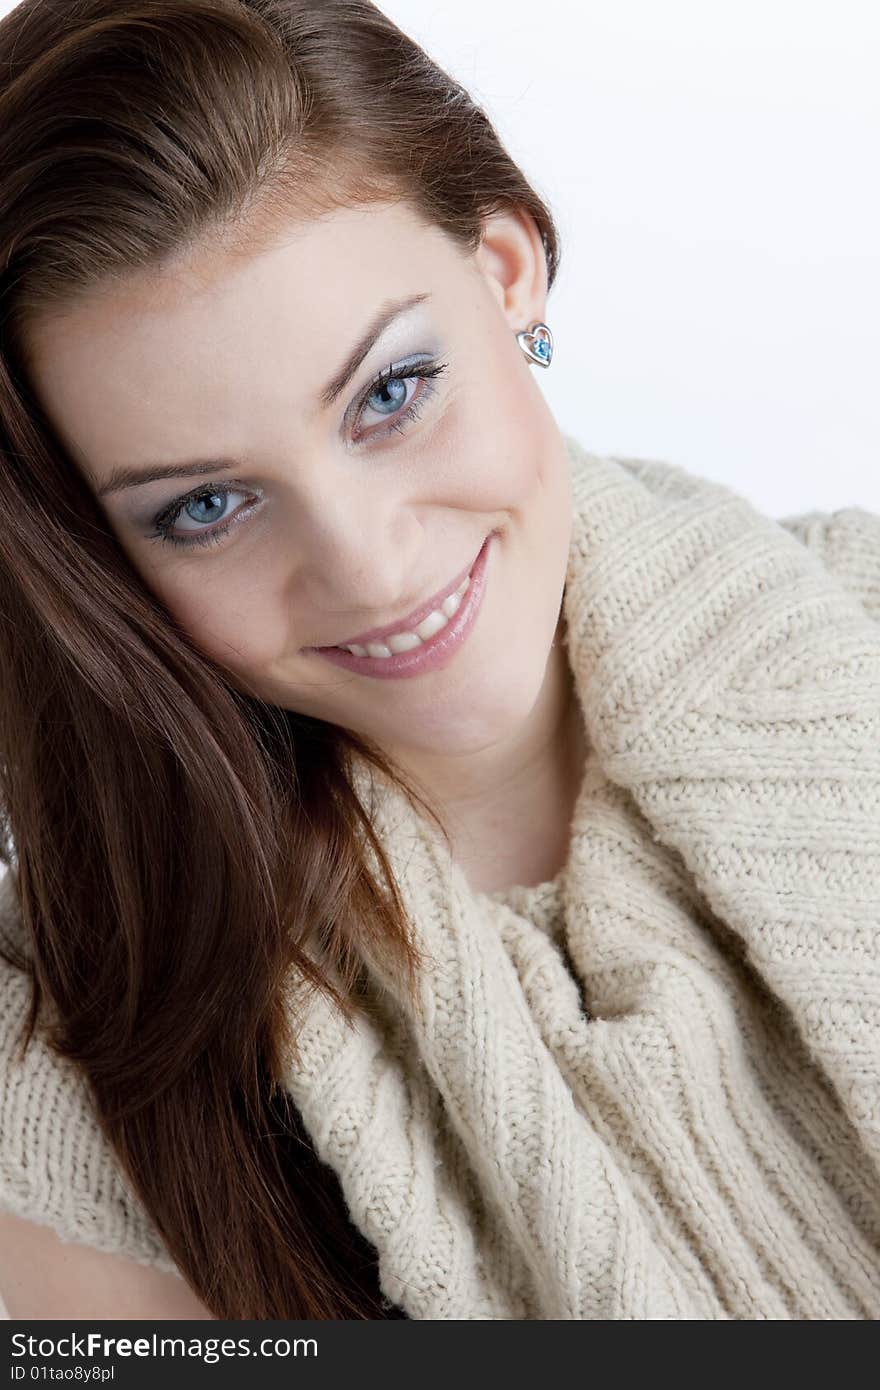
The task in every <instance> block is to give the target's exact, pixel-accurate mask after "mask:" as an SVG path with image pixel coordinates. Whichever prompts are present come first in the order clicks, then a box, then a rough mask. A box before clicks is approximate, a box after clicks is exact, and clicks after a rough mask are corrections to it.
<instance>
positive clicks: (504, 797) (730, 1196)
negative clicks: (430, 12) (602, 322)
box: [0, 0, 880, 1319]
mask: <svg viewBox="0 0 880 1390" xmlns="http://www.w3.org/2000/svg"><path fill="white" fill-rule="evenodd" d="M0 73H2V74H3V76H2V88H0V251H2V259H0V267H2V271H0V323H2V352H0V431H2V434H0V468H2V473H3V478H2V482H3V486H2V488H0V513H2V515H0V608H2V625H0V634H2V639H0V640H2V648H0V659H2V669H3V682H2V693H0V752H2V761H0V765H2V789H3V806H4V817H5V835H4V846H5V850H4V859H5V863H6V864H7V866H8V871H7V874H6V877H5V879H4V880H3V883H2V893H3V904H2V916H0V929H2V946H3V957H2V975H0V1045H2V1046H0V1057H2V1065H0V1120H2V1126H3V1128H2V1141H0V1208H2V1215H0V1234H2V1236H3V1241H2V1242H0V1250H2V1254H0V1292H2V1293H3V1295H4V1296H5V1298H6V1300H7V1303H8V1305H9V1310H10V1313H11V1315H12V1316H13V1317H59V1316H66V1317H102V1316H103V1317H143V1318H154V1317H169V1316H170V1317H188V1316H203V1317H223V1318H299V1317H312V1318H314V1317H317V1318H352V1317H354V1318H384V1317H410V1318H526V1319H533V1318H634V1317H635V1318H654V1317H668V1318H752V1317H754V1318H767V1317H770V1318H802V1317H810V1318H814V1317H820V1318H821V1317H827V1318H837V1317H862V1318H872V1317H876V1316H877V1315H878V1314H880V1261H878V1247H880V1113H878V1095H880V1088H878V1052H880V963H878V947H880V941H878V914H877V904H878V901H880V763H878V754H877V749H878V747H880V624H878V618H880V519H878V518H877V517H876V516H873V515H871V514H870V513H868V512H865V511H862V510H861V509H858V508H847V509H843V510H841V511H840V512H836V513H834V514H833V515H830V516H822V515H819V514H816V513H813V514H810V515H809V516H805V517H798V518H789V519H788V520H786V521H785V522H783V523H781V524H780V523H779V522H777V521H774V520H772V519H770V518H767V517H764V516H762V515H760V514H759V513H758V512H757V511H756V510H755V509H754V508H753V507H752V506H750V504H749V503H748V502H747V501H746V499H745V498H744V497H741V496H739V495H738V494H737V493H735V492H734V491H732V490H730V489H728V488H725V487H722V486H720V485H718V484H714V483H710V482H708V481H706V480H704V479H701V478H698V477H694V476H692V475H690V474H688V473H686V472H685V471H684V470H683V469H680V468H676V467H674V466H673V465H671V464H664V463H660V462H651V461H639V460H631V459H629V460H628V459H612V458H599V457H596V456H593V455H591V454H589V453H588V452H587V451H586V450H585V449H583V448H582V446H581V445H580V444H579V443H578V441H576V440H575V439H573V438H571V437H569V436H564V435H563V434H562V433H561V432H560V430H559V428H558V426H557V424H556V422H555V421H554V419H553V417H552V415H551V413H550V411H549V410H548V408H547V406H546V403H545V400H544V397H543V395H542V393H541V391H540V390H539V389H538V386H537V380H536V376H535V369H537V368H540V369H542V370H543V369H546V368H548V367H549V366H550V365H551V362H552V356H553V350H554V344H553V335H552V331H551V328H550V327H549V326H548V324H547V319H548V316H549V317H552V315H549V311H548V307H547V298H548V293H549V291H550V289H551V288H552V285H553V282H554V278H555V275H556V269H557V265H558V259H559V247H558V240H557V235H556V231H555V228H554V224H553V220H552V217H551V214H550V212H549V211H548V209H547V208H546V206H545V205H544V203H543V202H542V200H541V199H540V198H539V197H538V195H537V194H536V192H535V191H534V190H533V189H532V188H531V187H530V186H529V184H528V182H527V181H526V180H525V178H524V177H523V175H522V173H521V172H520V171H519V170H518V169H517V167H516V166H515V164H514V163H513V162H512V161H511V160H510V158H509V157H508V155H507V154H506V153H505V151H504V149H503V148H502V146H501V144H500V143H499V141H498V138H497V136H496V134H495V133H494V131H493V129H492V127H491V124H490V123H489V121H488V120H487V119H486V117H485V115H484V114H483V112H482V111H480V110H479V108H477V107H476V106H475V105H474V104H473V103H472V101H471V100H470V99H469V98H468V96H467V94H466V93H465V92H464V91H463V90H462V89H461V88H460V87H459V86H458V85H457V84H456V83H455V82H453V81H452V80H451V79H450V78H449V77H448V76H447V75H446V74H444V73H443V72H441V71H439V70H438V68H437V67H436V66H435V65H434V64H433V63H432V62H431V61H430V60H429V59H428V58H427V57H426V55H425V54H424V53H422V52H421V51H420V50H419V49H418V48H417V47H416V46H415V45H414V44H413V43H412V42H411V40H409V39H408V38H407V37H406V36H405V35H403V34H402V33H401V32H400V31H399V30H398V29H397V28H396V27H395V26H394V25H393V24H392V23H390V21H389V20H388V19H386V18H385V17H384V16H383V15H382V14H381V13H380V12H379V11H378V10H376V9H375V8H373V6H372V5H370V4H368V3H365V0H330V3H327V0H322V3H308V0H153V3H151V4H149V5H145V4H144V3H142V0H139V3H137V4H135V3H125V0H69V3H67V4H65V5H64V6H56V5H49V4H44V3H41V0H23V3H21V4H20V5H19V6H18V7H17V8H16V9H15V10H13V12H12V13H11V14H10V15H9V17H8V18H7V19H6V20H4V21H3V23H2V24H0ZM38 1276H39V1277H38ZM38 1284H39V1285H40V1286H41V1287H40V1291H38Z"/></svg>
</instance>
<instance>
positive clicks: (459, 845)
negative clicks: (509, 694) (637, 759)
mask: <svg viewBox="0 0 880 1390" xmlns="http://www.w3.org/2000/svg"><path fill="white" fill-rule="evenodd" d="M565 638H566V629H565V619H564V614H562V613H560V619H559V624H558V626H557V630H556V636H555V638H554V641H553V645H552V647H551V649H550V654H549V657H548V661H547V668H546V673H545V677H544V681H543V683H542V686H541V690H540V693H539V696H538V699H537V700H536V701H535V704H534V706H533V708H532V710H531V711H530V714H529V716H528V718H527V720H526V721H525V722H524V724H523V725H522V726H521V727H520V728H519V729H517V731H516V733H515V734H514V735H512V736H511V737H510V738H508V739H505V740H503V741H501V742H499V743H498V744H493V745H492V746H491V747H488V748H485V749H481V750H479V752H477V753H468V754H467V755H462V756H461V757H456V758H450V757H448V756H445V757H443V758H437V759H429V760H427V761H425V760H422V759H420V761H419V766H418V768H417V769H415V770H416V771H417V774H418V779H419V782H420V785H421V787H423V788H426V789H427V791H428V792H429V793H430V795H431V799H432V801H433V803H434V805H435V806H437V807H438V809H439V810H440V812H441V815H442V818H443V821H444V823H445V825H446V826H447V829H448V830H449V834H450V838H451V840H452V845H453V851H454V855H455V858H456V860H457V862H458V863H460V864H461V866H462V868H463V870H464V872H465V874H466V876H467V878H468V880H469V882H470V884H471V886H472V887H473V888H475V889H476V890H477V891H481V892H492V891H496V890H500V889H502V888H506V887H508V886H509V885H510V884H513V883H523V884H526V883H528V884H534V883H542V882H545V881H546V880H548V879H550V878H553V877H555V875H556V873H557V872H558V871H559V870H560V869H561V868H562V866H563V864H564V863H565V860H566V857H567V849H568V843H569V832H570V826H571V815H572V812H573V809H574V804H575V800H576V798H577V793H578V790H579V788H580V784H581V780H582V773H583V767H584V761H585V758H586V751H587V744H586V736H585V732H584V728H583V721H582V715H581V710H580V705H579V702H578V699H577V695H576V691H575V686H574V679H573V676H572V673H571V669H570V667H569V663H568V652H567V648H566V646H565Z"/></svg>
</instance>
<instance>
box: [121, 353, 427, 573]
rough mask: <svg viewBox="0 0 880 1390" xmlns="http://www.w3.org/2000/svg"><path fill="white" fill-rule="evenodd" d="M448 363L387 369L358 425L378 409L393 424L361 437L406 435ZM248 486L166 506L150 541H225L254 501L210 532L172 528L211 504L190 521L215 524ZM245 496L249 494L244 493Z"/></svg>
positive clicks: (369, 392)
mask: <svg viewBox="0 0 880 1390" xmlns="http://www.w3.org/2000/svg"><path fill="white" fill-rule="evenodd" d="M447 366H448V363H446V362H412V363H409V364H408V365H406V366H403V367H398V368H396V369H395V368H394V367H393V366H390V367H386V368H385V369H384V370H383V371H381V372H380V373H379V375H378V376H377V377H376V378H375V379H374V380H373V381H371V382H370V385H369V386H368V387H367V389H366V391H365V392H364V394H363V395H362V396H361V398H360V401H359V409H358V413H357V417H356V420H355V423H356V424H357V425H359V424H360V423H361V420H362V419H363V417H364V414H365V412H366V411H367V410H374V411H375V412H376V414H378V415H380V416H381V415H385V416H386V417H387V419H388V421H389V423H388V424H387V425H386V426H385V427H384V428H382V429H371V430H368V431H366V432H365V433H364V434H362V435H361V436H360V437H359V438H360V439H364V440H367V441H369V440H372V439H379V438H383V437H384V436H386V435H388V434H390V433H391V431H392V430H395V431H396V432H397V433H399V434H403V433H404V432H405V430H406V428H407V422H408V421H414V420H417V419H418V418H419V416H420V414H421V412H422V408H423V406H424V403H425V399H426V397H427V396H429V395H432V394H433V392H434V389H435V388H434V387H433V386H432V385H431V384H430V383H431V381H432V380H433V379H434V378H435V377H439V376H440V374H441V373H442V372H445V371H446V368H447ZM410 378H411V379H413V380H415V381H416V382H417V383H421V386H422V389H421V391H419V392H418V393H417V394H414V395H413V396H411V397H410V399H409V402H408V404H407V403H406V397H407V388H406V384H405V383H406V381H407V380H408V379H410ZM373 397H376V398H377V404H371V402H372V400H373ZM404 406H405V408H404ZM244 486H245V485H244V484H243V483H241V482H239V481H238V479H235V480H233V481H232V482H229V483H209V484H205V485H203V486H202V487H200V488H198V489H196V491H194V492H190V493H186V494H184V496H183V497H176V498H175V499H174V501H173V502H171V503H169V505H168V506H167V507H164V508H163V509H162V511H161V512H159V514H158V515H157V516H155V517H154V518H153V526H154V527H155V530H154V531H152V532H150V533H149V536H148V539H149V540H157V541H161V542H165V541H167V542H169V543H170V544H171V545H186V546H190V545H213V544H215V543H216V542H217V541H220V540H222V539H223V537H224V536H225V535H226V534H227V532H228V531H230V530H231V529H232V527H233V526H237V525H238V521H237V519H236V518H239V517H240V516H242V515H243V514H244V513H246V512H248V511H251V510H252V509H253V507H254V506H255V505H256V503H255V502H252V503H251V504H250V505H247V506H245V507H239V508H238V509H237V511H235V512H234V513H233V515H232V518H231V519H229V520H227V521H225V522H222V523H221V524H220V525H219V526H214V527H212V528H211V529H210V530H207V529H202V528H201V527H200V528H198V529H197V530H196V531H193V532H190V533H189V534H187V535H179V536H175V535H172V532H171V528H172V527H173V525H174V523H175V522H176V520H177V518H178V517H179V516H180V514H181V512H182V511H183V510H184V508H187V509H189V508H191V507H192V508H195V509H196V512H198V511H199V509H200V508H201V507H202V505H203V504H205V503H207V504H208V505H207V508H206V510H207V512H208V513H210V515H207V516H206V515H204V513H202V514H201V515H197V516H195V517H194V516H193V515H192V513H191V512H190V513H189V516H190V520H199V521H200V520H205V521H211V520H213V519H215V517H216V514H217V513H218V512H220V513H222V512H223V510H224V506H225V502H226V499H227V498H228V497H229V496H230V495H232V496H234V495H235V489H236V488H244ZM242 495H246V494H245V493H242Z"/></svg>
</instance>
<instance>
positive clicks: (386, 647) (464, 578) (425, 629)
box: [307, 536, 488, 657]
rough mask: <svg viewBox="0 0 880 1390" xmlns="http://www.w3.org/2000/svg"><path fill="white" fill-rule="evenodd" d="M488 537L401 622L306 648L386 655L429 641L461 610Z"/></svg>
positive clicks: (360, 654)
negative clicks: (447, 581) (464, 565)
mask: <svg viewBox="0 0 880 1390" xmlns="http://www.w3.org/2000/svg"><path fill="white" fill-rule="evenodd" d="M487 539H488V537H485V536H484V538H483V540H482V542H481V544H480V549H479V551H478V552H477V556H475V557H474V559H473V560H471V562H470V564H469V566H468V568H467V569H466V570H459V572H458V574H457V575H456V576H455V578H454V579H452V580H450V582H449V583H448V584H446V585H445V586H444V588H442V589H440V590H438V591H437V593H436V594H434V596H433V597H432V598H430V599H427V600H426V601H425V602H424V603H422V604H420V605H419V607H418V608H416V609H414V610H413V611H412V612H411V613H410V614H409V615H408V616H407V617H406V618H402V619H401V620H400V622H398V623H395V624H394V625H393V626H391V625H386V626H385V627H377V628H371V629H370V630H369V631H368V632H365V633H361V634H359V635H358V636H357V637H351V638H349V639H348V640H347V641H345V642H334V643H331V644H330V645H329V646H321V647H312V648H307V650H311V651H347V652H352V653H353V654H354V655H355V656H377V657H383V656H392V655H395V654H396V653H398V652H403V651H409V650H410V649H411V648H413V647H417V646H420V645H421V644H422V643H423V642H427V641H428V640H429V639H430V638H431V637H433V636H434V634H435V633H437V632H439V631H441V630H442V629H443V628H444V627H445V626H446V624H447V623H448V622H449V621H450V620H451V619H452V617H454V615H455V613H456V612H457V611H458V608H459V607H460V605H461V603H462V602H463V599H464V595H465V593H466V591H467V587H468V584H469V582H470V576H471V570H472V569H473V568H474V565H475V564H476V561H477V558H478V556H479V555H480V554H481V553H482V550H483V547H484V546H485V544H486V540H487ZM371 647H374V648H375V651H370V648H371Z"/></svg>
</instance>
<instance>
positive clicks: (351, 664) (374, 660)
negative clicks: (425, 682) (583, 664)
mask: <svg viewBox="0 0 880 1390" xmlns="http://www.w3.org/2000/svg"><path fill="white" fill-rule="evenodd" d="M494 535H495V532H494V531H493V532H492V533H491V534H490V535H488V536H487V537H486V539H485V540H484V542H483V545H482V548H481V550H480V553H479V555H478V556H477V558H476V560H475V561H474V564H473V568H472V569H471V578H470V583H469V584H468V586H467V589H466V590H465V594H464V599H463V600H462V602H461V604H460V606H459V608H458V611H457V612H456V613H455V614H454V615H453V617H451V618H450V619H449V622H448V623H447V624H446V626H445V627H442V628H441V629H440V631H439V632H435V633H434V636H433V637H429V638H428V641H427V642H423V643H422V645H421V646H420V647H414V648H413V649H412V651H408V652H397V653H395V655H394V656H385V657H380V656H355V654H354V652H347V651H345V650H344V649H343V648H342V647H306V649H305V650H306V651H308V652H315V654H316V655H317V656H322V657H324V659H325V661H329V662H331V663H332V665H334V666H342V667H343V668H344V669H345V670H346V671H356V672H357V673H358V675H361V676H375V677H377V678H378V679H379V680H399V679H400V678H402V677H406V676H421V675H422V674H423V673H424V672H425V671H440V670H442V668H443V667H444V666H448V664H449V662H450V661H451V660H452V658H453V657H454V656H455V653H456V652H457V651H458V649H459V647H461V646H462V645H463V644H464V642H465V640H466V639H467V637H468V636H469V634H470V632H471V629H472V628H473V625H474V623H475V622H476V620H477V614H478V613H479V611H480V605H481V603H482V601H483V592H484V590H485V587H486V565H487V563H488V559H489V544H490V542H491V540H492V537H493V536H494Z"/></svg>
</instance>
